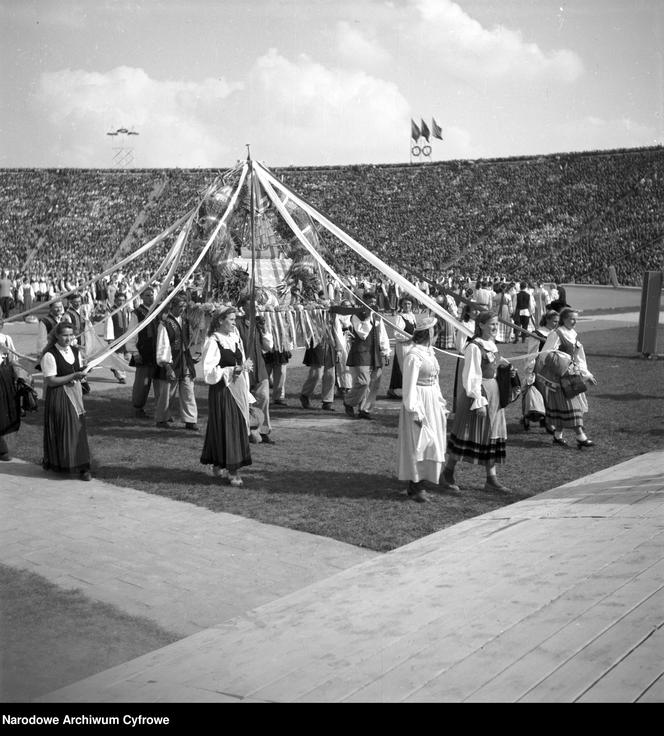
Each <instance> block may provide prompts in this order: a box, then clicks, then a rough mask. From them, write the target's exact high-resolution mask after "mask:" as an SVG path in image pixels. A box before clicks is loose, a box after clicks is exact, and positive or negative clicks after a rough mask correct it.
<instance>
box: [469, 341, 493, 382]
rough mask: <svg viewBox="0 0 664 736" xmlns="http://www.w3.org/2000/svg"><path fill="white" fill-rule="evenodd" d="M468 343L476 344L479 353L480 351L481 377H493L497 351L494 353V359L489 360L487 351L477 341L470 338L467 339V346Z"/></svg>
mask: <svg viewBox="0 0 664 736" xmlns="http://www.w3.org/2000/svg"><path fill="white" fill-rule="evenodd" d="M468 345H476V346H477V347H478V348H479V349H480V353H482V364H481V368H482V378H495V377H496V372H497V370H498V353H496V354H495V360H489V351H488V350H485V349H484V348H483V347H482V346H481V345H480V344H479V343H478V342H475V340H474V339H472V338H471V339H470V340H468V342H467V343H466V347H468Z"/></svg>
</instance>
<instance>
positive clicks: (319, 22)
mask: <svg viewBox="0 0 664 736" xmlns="http://www.w3.org/2000/svg"><path fill="white" fill-rule="evenodd" d="M663 55H664V1H663V0H573V1H572V2H569V3H566V2H565V1H564V0H555V1H553V0H458V2H452V1H451V0H0V84H1V90H2V93H1V96H0V167H2V168H10V167H11V168H15V167H60V168H61V167H82V168H112V167H114V166H117V165H118V157H120V158H122V157H123V156H124V157H125V159H124V160H125V162H126V161H130V162H131V163H132V165H133V166H134V167H136V168H143V167H149V168H159V167H169V168H172V167H183V168H197V167H205V168H208V167H211V168H225V167H227V166H231V165H233V164H234V163H235V162H236V161H237V160H239V159H243V158H245V157H246V155H247V147H246V144H250V151H251V155H252V157H253V158H255V159H257V160H260V161H262V162H264V163H265V164H267V165H268V166H289V165H298V166H302V165H304V166H320V165H348V164H371V163H373V164H378V163H404V162H408V161H411V160H414V161H425V160H432V161H438V160H452V159H477V158H495V157H505V156H524V155H528V156H530V155H540V154H548V153H557V152H568V151H584V150H606V149H612V148H632V147H640V146H652V145H662V144H663V143H664V56H663ZM432 118H434V119H435V120H436V122H437V123H438V125H440V126H441V128H442V130H443V140H442V141H441V140H437V139H435V140H432V141H431V156H430V158H429V159H425V158H423V157H422V156H421V155H420V156H419V157H417V156H415V157H413V153H412V146H413V145H414V143H415V141H413V140H411V138H410V135H411V120H414V121H415V122H416V123H418V125H419V123H420V121H421V120H422V119H424V120H425V122H426V123H427V125H428V126H429V127H431V125H432V123H431V120H432ZM118 128H127V129H129V130H133V131H135V132H137V133H138V135H136V136H127V135H124V134H120V135H118V136H108V135H107V133H108V132H110V131H113V130H117V129H118ZM419 143H420V145H423V144H424V143H425V141H423V140H422V141H420V142H419Z"/></svg>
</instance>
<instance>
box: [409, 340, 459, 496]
mask: <svg viewBox="0 0 664 736" xmlns="http://www.w3.org/2000/svg"><path fill="white" fill-rule="evenodd" d="M439 370H440V368H439V366H438V361H437V360H436V356H435V355H434V351H433V348H432V347H430V346H425V345H413V344H412V343H411V346H410V348H409V349H408V351H407V353H406V354H405V356H404V358H403V401H402V404H401V411H400V413H399V435H398V437H399V449H398V461H399V465H398V477H399V480H409V481H413V482H414V483H419V482H420V481H422V480H427V481H429V482H431V483H438V479H439V478H440V474H441V470H442V467H443V463H444V461H445V449H446V436H447V412H446V404H445V399H444V398H443V395H442V393H441V390H440V384H439V381H438V373H439ZM418 423H421V426H420V425H419V424H418Z"/></svg>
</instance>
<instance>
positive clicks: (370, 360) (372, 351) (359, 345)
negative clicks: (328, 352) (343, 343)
mask: <svg viewBox="0 0 664 736" xmlns="http://www.w3.org/2000/svg"><path fill="white" fill-rule="evenodd" d="M372 319H373V317H372ZM346 365H348V366H361V365H363V366H371V367H372V368H380V367H382V365H383V361H382V357H381V354H380V345H379V343H378V335H377V334H376V323H375V322H372V327H371V330H370V332H369V334H368V335H367V339H366V340H360V339H359V338H357V337H355V338H354V339H353V342H352V343H351V346H350V350H349V351H348V360H347V361H346Z"/></svg>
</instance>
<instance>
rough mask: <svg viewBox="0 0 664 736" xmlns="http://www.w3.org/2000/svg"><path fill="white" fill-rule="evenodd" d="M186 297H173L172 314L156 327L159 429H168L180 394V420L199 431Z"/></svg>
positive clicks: (157, 421)
mask: <svg viewBox="0 0 664 736" xmlns="http://www.w3.org/2000/svg"><path fill="white" fill-rule="evenodd" d="M186 305H187V298H186V296H183V295H181V294H177V295H176V296H175V297H173V300H172V302H171V306H170V310H169V312H168V313H167V314H166V315H165V316H164V317H162V320H161V322H160V323H159V326H158V327H157V356H156V357H157V365H158V367H159V369H158V372H157V375H156V377H155V384H156V385H155V389H156V391H155V395H156V406H155V421H156V425H157V427H160V428H162V429H169V428H170V426H171V425H170V424H169V421H168V420H169V418H170V415H169V407H170V403H171V399H172V398H173V396H175V393H176V392H177V393H178V399H179V402H180V419H181V420H182V422H184V427H185V429H190V430H193V431H198V424H197V423H196V422H197V421H198V408H197V406H196V395H195V394H194V379H195V378H196V368H195V366H194V360H193V358H192V356H191V351H190V349H189V345H190V342H191V335H190V329H189V322H188V321H187V319H186V317H185V315H184V310H185V307H186Z"/></svg>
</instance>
